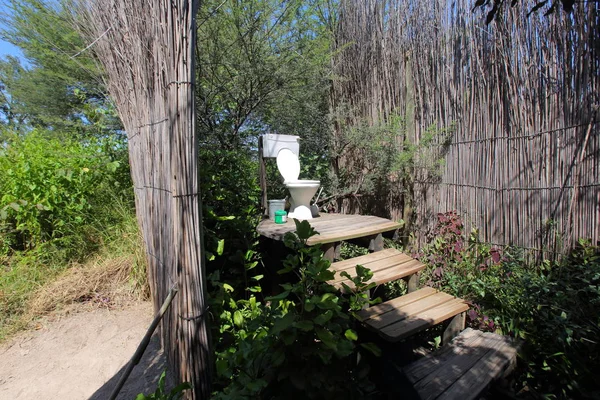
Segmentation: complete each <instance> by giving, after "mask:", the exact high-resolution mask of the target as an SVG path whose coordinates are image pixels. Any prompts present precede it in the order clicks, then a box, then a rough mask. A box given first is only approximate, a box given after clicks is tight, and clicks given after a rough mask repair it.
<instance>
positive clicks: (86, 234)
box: [0, 131, 131, 256]
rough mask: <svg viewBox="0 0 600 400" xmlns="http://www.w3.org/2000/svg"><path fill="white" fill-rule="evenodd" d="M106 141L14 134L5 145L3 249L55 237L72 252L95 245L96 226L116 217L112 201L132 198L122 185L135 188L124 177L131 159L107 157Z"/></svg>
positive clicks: (1, 156)
mask: <svg viewBox="0 0 600 400" xmlns="http://www.w3.org/2000/svg"><path fill="white" fill-rule="evenodd" d="M106 146H110V144H107V143H106V142H102V141H89V142H87V143H80V142H74V141H70V140H58V139H56V138H52V137H50V136H49V135H45V134H44V132H40V131H33V132H29V133H27V134H25V135H24V136H22V137H21V136H16V135H15V136H12V137H10V139H9V140H8V141H7V142H6V143H5V145H4V147H3V148H2V149H1V150H0V193H1V196H2V197H0V224H1V231H0V251H1V253H2V254H5V255H6V254H8V253H9V252H11V251H15V250H27V249H33V248H35V247H37V246H39V245H40V244H43V243H47V242H52V243H53V244H55V245H56V246H57V247H59V248H62V249H65V250H66V251H67V252H68V253H69V254H68V255H67V256H73V255H82V254H84V252H85V251H86V250H88V249H89V247H90V245H92V246H93V245H94V242H95V241H96V240H97V237H95V236H98V235H95V234H96V232H95V230H98V229H102V227H103V226H106V225H107V224H110V223H112V222H114V220H115V218H117V217H115V216H114V215H112V211H111V208H110V204H111V202H114V201H115V197H117V196H125V197H127V196H129V198H131V193H128V195H125V194H124V193H123V192H122V190H121V187H125V188H127V189H129V188H130V186H129V185H128V183H129V182H127V181H126V182H123V176H124V175H125V176H126V174H127V164H126V163H122V162H121V161H120V160H116V159H114V158H110V157H108V156H107V155H106V154H105V152H104V150H105V148H106ZM123 168H125V170H126V171H125V173H123V172H122V171H120V170H121V169H123ZM129 191H130V189H129Z"/></svg>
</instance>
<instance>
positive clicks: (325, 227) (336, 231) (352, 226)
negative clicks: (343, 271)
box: [257, 214, 401, 245]
mask: <svg viewBox="0 0 600 400" xmlns="http://www.w3.org/2000/svg"><path fill="white" fill-rule="evenodd" d="M309 222H310V224H311V226H312V227H313V228H314V229H315V230H316V231H318V232H319V233H320V234H319V235H316V236H313V237H312V238H310V239H309V240H308V244H309V245H317V244H323V243H332V242H338V241H341V240H347V239H353V238H357V237H362V236H370V235H376V234H379V233H383V232H387V231H391V230H394V229H398V228H399V227H400V226H401V225H400V224H399V223H397V222H393V221H390V220H389V219H385V218H380V217H374V216H368V215H346V214H321V216H319V217H317V218H314V219H311V220H310V221H309ZM295 229H296V224H295V223H294V221H293V220H292V219H290V220H288V222H287V223H285V224H275V223H274V222H273V221H271V220H269V219H265V220H263V221H261V222H260V223H259V224H258V227H257V231H258V233H259V234H261V235H262V236H265V237H267V238H269V239H273V240H283V236H284V235H285V234H286V233H287V232H293V231H294V230H295Z"/></svg>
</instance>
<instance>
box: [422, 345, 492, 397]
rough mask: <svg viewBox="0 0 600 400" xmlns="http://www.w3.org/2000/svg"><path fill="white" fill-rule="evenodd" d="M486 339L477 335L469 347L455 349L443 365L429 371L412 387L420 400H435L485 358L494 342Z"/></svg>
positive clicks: (465, 394)
mask: <svg viewBox="0 0 600 400" xmlns="http://www.w3.org/2000/svg"><path fill="white" fill-rule="evenodd" d="M486 339H487V338H486V337H484V336H482V335H477V336H476V338H475V339H474V340H473V341H472V342H471V343H472V346H471V347H468V348H466V347H463V348H460V349H457V350H459V351H456V352H454V353H453V354H452V357H450V358H449V359H448V360H446V361H445V362H444V364H442V365H440V366H438V368H436V369H435V370H432V371H430V372H429V373H428V374H427V375H426V376H425V377H424V378H423V379H421V380H420V381H419V382H417V383H416V384H415V385H414V388H415V390H416V391H417V392H418V393H419V397H421V399H422V400H426V399H427V400H429V399H436V398H438V397H439V396H440V394H442V393H443V392H444V391H446V390H447V389H448V388H450V387H451V386H452V385H453V384H454V383H455V382H456V381H457V380H458V379H460V377H461V376H463V375H464V374H465V373H466V372H467V371H469V370H470V369H471V368H473V367H474V366H475V365H476V364H477V362H478V361H479V360H480V359H481V358H482V357H485V356H486V354H487V353H488V352H489V350H490V347H489V346H494V342H488V341H487V340H486ZM467 397H469V396H468V394H467V393H464V394H463V395H462V396H459V397H458V398H460V399H464V398H467Z"/></svg>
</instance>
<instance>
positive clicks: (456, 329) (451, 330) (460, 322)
mask: <svg viewBox="0 0 600 400" xmlns="http://www.w3.org/2000/svg"><path fill="white" fill-rule="evenodd" d="M466 317H467V315H466V313H464V312H461V313H460V314H458V315H455V316H454V318H452V319H451V320H450V323H449V324H448V326H446V329H444V333H443V334H442V344H446V343H449V342H450V341H451V340H452V339H454V338H455V337H456V336H458V335H459V334H460V332H462V330H463V329H465V323H466Z"/></svg>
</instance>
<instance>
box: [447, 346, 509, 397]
mask: <svg viewBox="0 0 600 400" xmlns="http://www.w3.org/2000/svg"><path fill="white" fill-rule="evenodd" d="M495 336H498V335H495ZM490 339H491V338H490ZM516 356H517V349H516V348H515V347H513V346H512V345H511V344H510V343H508V341H507V340H506V339H505V338H503V337H501V336H498V337H497V338H495V343H494V345H493V346H490V350H489V351H488V352H487V353H486V354H485V355H484V356H483V357H481V358H480V359H479V360H478V361H477V363H476V364H475V365H473V367H472V368H470V369H469V370H468V371H467V372H466V373H465V374H464V375H462V376H461V377H460V379H458V380H457V381H456V382H455V383H454V384H453V385H452V387H450V388H449V389H448V390H447V391H446V392H444V393H442V395H441V396H439V397H438V399H440V400H443V399H444V400H452V399H458V398H461V399H462V398H466V399H475V398H476V397H477V395H478V394H479V393H481V392H482V391H483V390H484V389H485V388H486V387H487V386H488V385H489V384H490V383H491V382H492V381H493V380H494V379H496V378H497V377H499V376H501V375H502V374H503V372H504V370H505V369H506V368H508V367H509V366H510V365H511V364H512V363H513V360H514V359H515V358H516Z"/></svg>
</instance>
